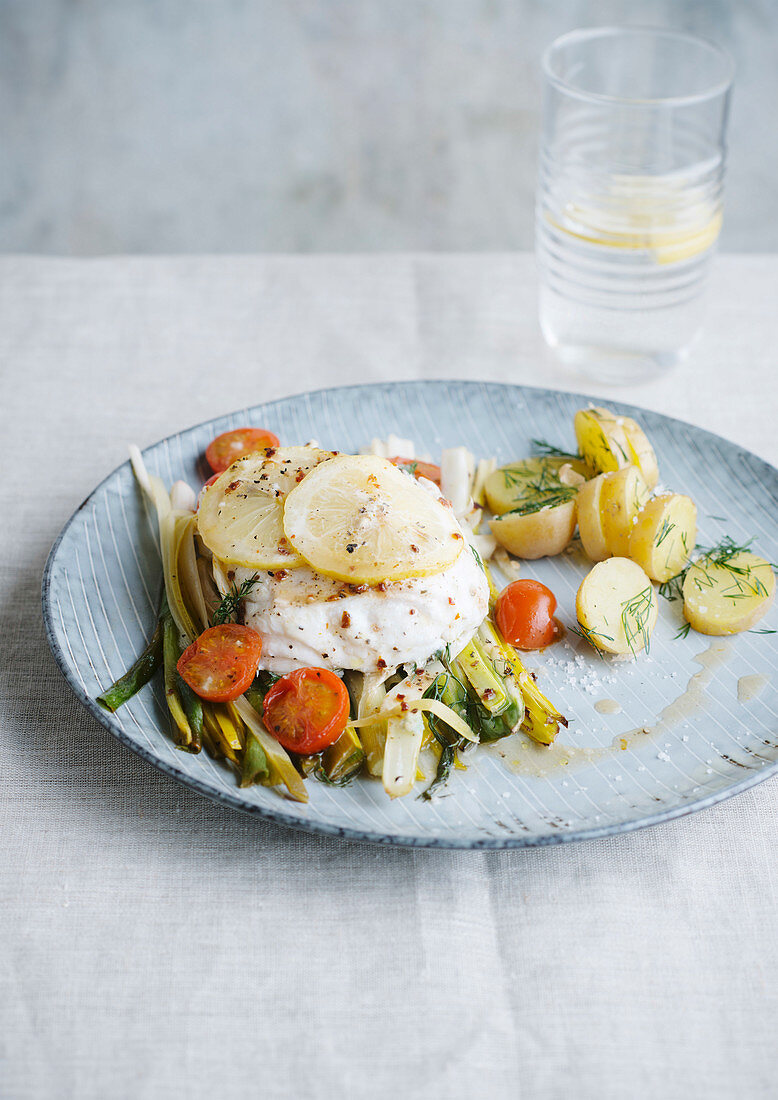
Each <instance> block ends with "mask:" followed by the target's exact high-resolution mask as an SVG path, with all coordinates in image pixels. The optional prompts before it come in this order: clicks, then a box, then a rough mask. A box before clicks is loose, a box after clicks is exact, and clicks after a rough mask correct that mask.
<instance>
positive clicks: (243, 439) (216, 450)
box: [205, 428, 278, 474]
mask: <svg viewBox="0 0 778 1100" xmlns="http://www.w3.org/2000/svg"><path fill="white" fill-rule="evenodd" d="M277 446H278V436H277V435H274V434H273V433H272V432H268V431H265V429H264V428H235V429H234V430H233V431H231V432H223V433H222V434H221V435H217V436H216V439H214V440H213V442H211V443H209V444H208V447H207V449H206V452H205V457H206V459H207V461H208V465H209V466H210V467H211V469H212V470H213V472H214V473H215V474H221V473H223V472H224V471H225V470H226V469H227V467H228V466H231V465H232V464H233V462H235V460H236V459H238V458H243V456H244V455H250V454H254V453H255V452H256V451H264V450H265V448H266V447H277Z"/></svg>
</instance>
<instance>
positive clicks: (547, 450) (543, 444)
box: [530, 439, 581, 458]
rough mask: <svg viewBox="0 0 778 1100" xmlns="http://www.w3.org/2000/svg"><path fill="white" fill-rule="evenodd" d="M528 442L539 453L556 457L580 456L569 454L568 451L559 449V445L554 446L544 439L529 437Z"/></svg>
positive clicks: (578, 456)
mask: <svg viewBox="0 0 778 1100" xmlns="http://www.w3.org/2000/svg"><path fill="white" fill-rule="evenodd" d="M530 443H531V444H532V446H533V447H534V448H535V450H536V451H537V452H538V454H541V455H553V456H556V457H558V458H580V457H581V456H580V455H579V454H571V453H570V451H563V450H560V448H559V447H555V446H554V444H553V443H548V442H547V441H546V440H545V439H531V440H530Z"/></svg>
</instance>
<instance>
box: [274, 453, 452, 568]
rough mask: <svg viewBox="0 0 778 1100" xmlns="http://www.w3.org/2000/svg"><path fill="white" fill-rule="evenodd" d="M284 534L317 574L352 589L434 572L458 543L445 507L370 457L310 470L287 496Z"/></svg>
mask: <svg viewBox="0 0 778 1100" xmlns="http://www.w3.org/2000/svg"><path fill="white" fill-rule="evenodd" d="M284 531H285V533H286V537H287V539H288V540H289V542H290V543H291V545H292V547H293V548H294V549H295V550H296V551H297V552H298V553H299V554H301V555H302V556H303V558H305V560H306V561H307V562H308V564H309V565H310V566H312V568H313V569H315V570H316V571H317V572H318V573H323V574H324V575H325V576H328V577H334V578H336V579H337V580H342V581H349V582H351V583H352V584H378V583H379V582H381V581H396V580H404V579H405V578H406V577H424V576H428V575H430V574H432V573H441V572H442V571H443V570H444V569H448V567H449V566H451V565H453V564H454V562H455V561H456V559H457V558H458V557H459V555H460V553H461V552H462V547H463V546H464V536H463V535H462V532H461V530H460V527H459V524H458V523H457V521H456V519H455V518H454V515H453V513H452V511H451V508H450V507H447V506H446V505H445V504H443V503H442V502H441V501H440V500H437V499H436V498H435V497H433V496H432V495H431V494H430V493H429V492H428V491H427V490H426V489H424V488H423V487H422V486H421V485H420V484H419V483H418V482H417V481H415V480H414V479H413V478H412V477H409V476H408V474H406V473H403V472H402V471H401V470H399V469H397V468H396V467H395V466H392V464H391V463H390V462H388V461H387V460H386V459H385V458H378V457H377V456H376V455H340V456H339V457H337V458H331V459H329V461H327V462H322V463H321V465H319V466H317V467H316V469H315V470H313V471H312V472H311V473H310V474H308V476H307V477H306V478H305V480H304V481H302V482H301V483H300V484H299V485H298V486H297V487H296V488H295V489H292V491H291V492H290V494H289V496H288V497H287V499H286V504H285V506H284Z"/></svg>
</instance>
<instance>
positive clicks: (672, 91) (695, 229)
mask: <svg viewBox="0 0 778 1100" xmlns="http://www.w3.org/2000/svg"><path fill="white" fill-rule="evenodd" d="M544 75H545V92H544V116H543V141H542V148H541V155H540V171H539V180H538V192H537V220H536V230H537V231H536V243H537V255H538V266H539V277H540V323H541V327H542V330H543V333H544V336H545V338H546V340H547V341H548V343H549V344H550V345H551V346H552V347H554V348H556V349H557V350H558V352H559V353H560V355H561V356H562V358H563V359H564V360H566V361H567V362H568V363H571V364H573V365H575V366H577V367H579V368H582V369H583V371H584V373H586V374H589V375H590V376H595V377H600V378H607V379H611V380H617V381H630V380H632V379H636V378H639V377H642V376H645V375H646V374H651V373H655V372H657V371H661V370H663V369H666V368H669V367H671V366H673V365H674V364H675V363H676V362H678V360H679V359H680V358H682V357H683V356H684V355H685V354H686V352H687V351H688V349H689V347H690V345H691V343H692V341H693V340H694V338H695V336H696V335H697V333H698V332H699V329H700V326H701V323H702V316H703V303H704V295H703V289H704V285H705V282H706V279H707V275H708V271H709V267H710V260H711V256H712V255H713V252H714V250H715V246H716V241H717V238H718V235H719V231H720V228H721V220H722V188H723V179H724V163H725V130H726V121H727V111H728V101H729V91H730V87H731V65H730V63H729V61H728V58H727V57H726V55H724V54H722V53H721V52H720V51H719V50H718V49H717V48H716V47H714V46H711V45H710V44H708V43H706V42H702V41H701V40H699V39H695V38H691V37H690V36H688V35H682V34H675V33H671V32H665V31H653V30H640V29H627V28H621V29H620V28H604V29H597V30H593V31H576V32H573V34H571V35H566V36H564V38H562V39H559V40H558V41H557V42H555V43H554V44H553V45H552V46H551V48H550V49H549V50H548V51H547V53H546V55H545V57H544Z"/></svg>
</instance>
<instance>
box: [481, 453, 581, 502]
mask: <svg viewBox="0 0 778 1100" xmlns="http://www.w3.org/2000/svg"><path fill="white" fill-rule="evenodd" d="M566 467H569V468H570V470H571V471H575V472H576V473H578V474H581V475H582V476H584V477H586V476H588V470H587V467H586V464H585V463H584V462H582V461H581V459H579V458H575V457H574V456H572V455H542V456H537V457H535V458H525V459H522V461H520V462H512V463H510V465H508V466H501V467H500V469H499V470H495V471H494V472H493V473H491V474H489V476H488V477H487V478H486V480H485V481H484V484H483V490H484V494H485V496H486V500H487V503H488V505H489V507H490V508H491V510H492V511H493V512H494V513H495V514H496V515H498V516H501V515H502V514H503V512H510V511H512V510H513V509H514V508H518V507H520V506H521V505H522V504H529V503H532V502H534V501H537V500H538V499H540V498H541V497H543V496H545V495H547V494H549V493H553V492H555V491H556V490H558V489H559V488H560V486H561V485H562V484H563V482H562V480H561V479H560V473H562V472H563V471H564V474H565V475H567V473H568V471H567V470H566V469H565V468H566ZM567 483H568V482H567V481H566V482H565V483H564V484H567Z"/></svg>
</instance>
